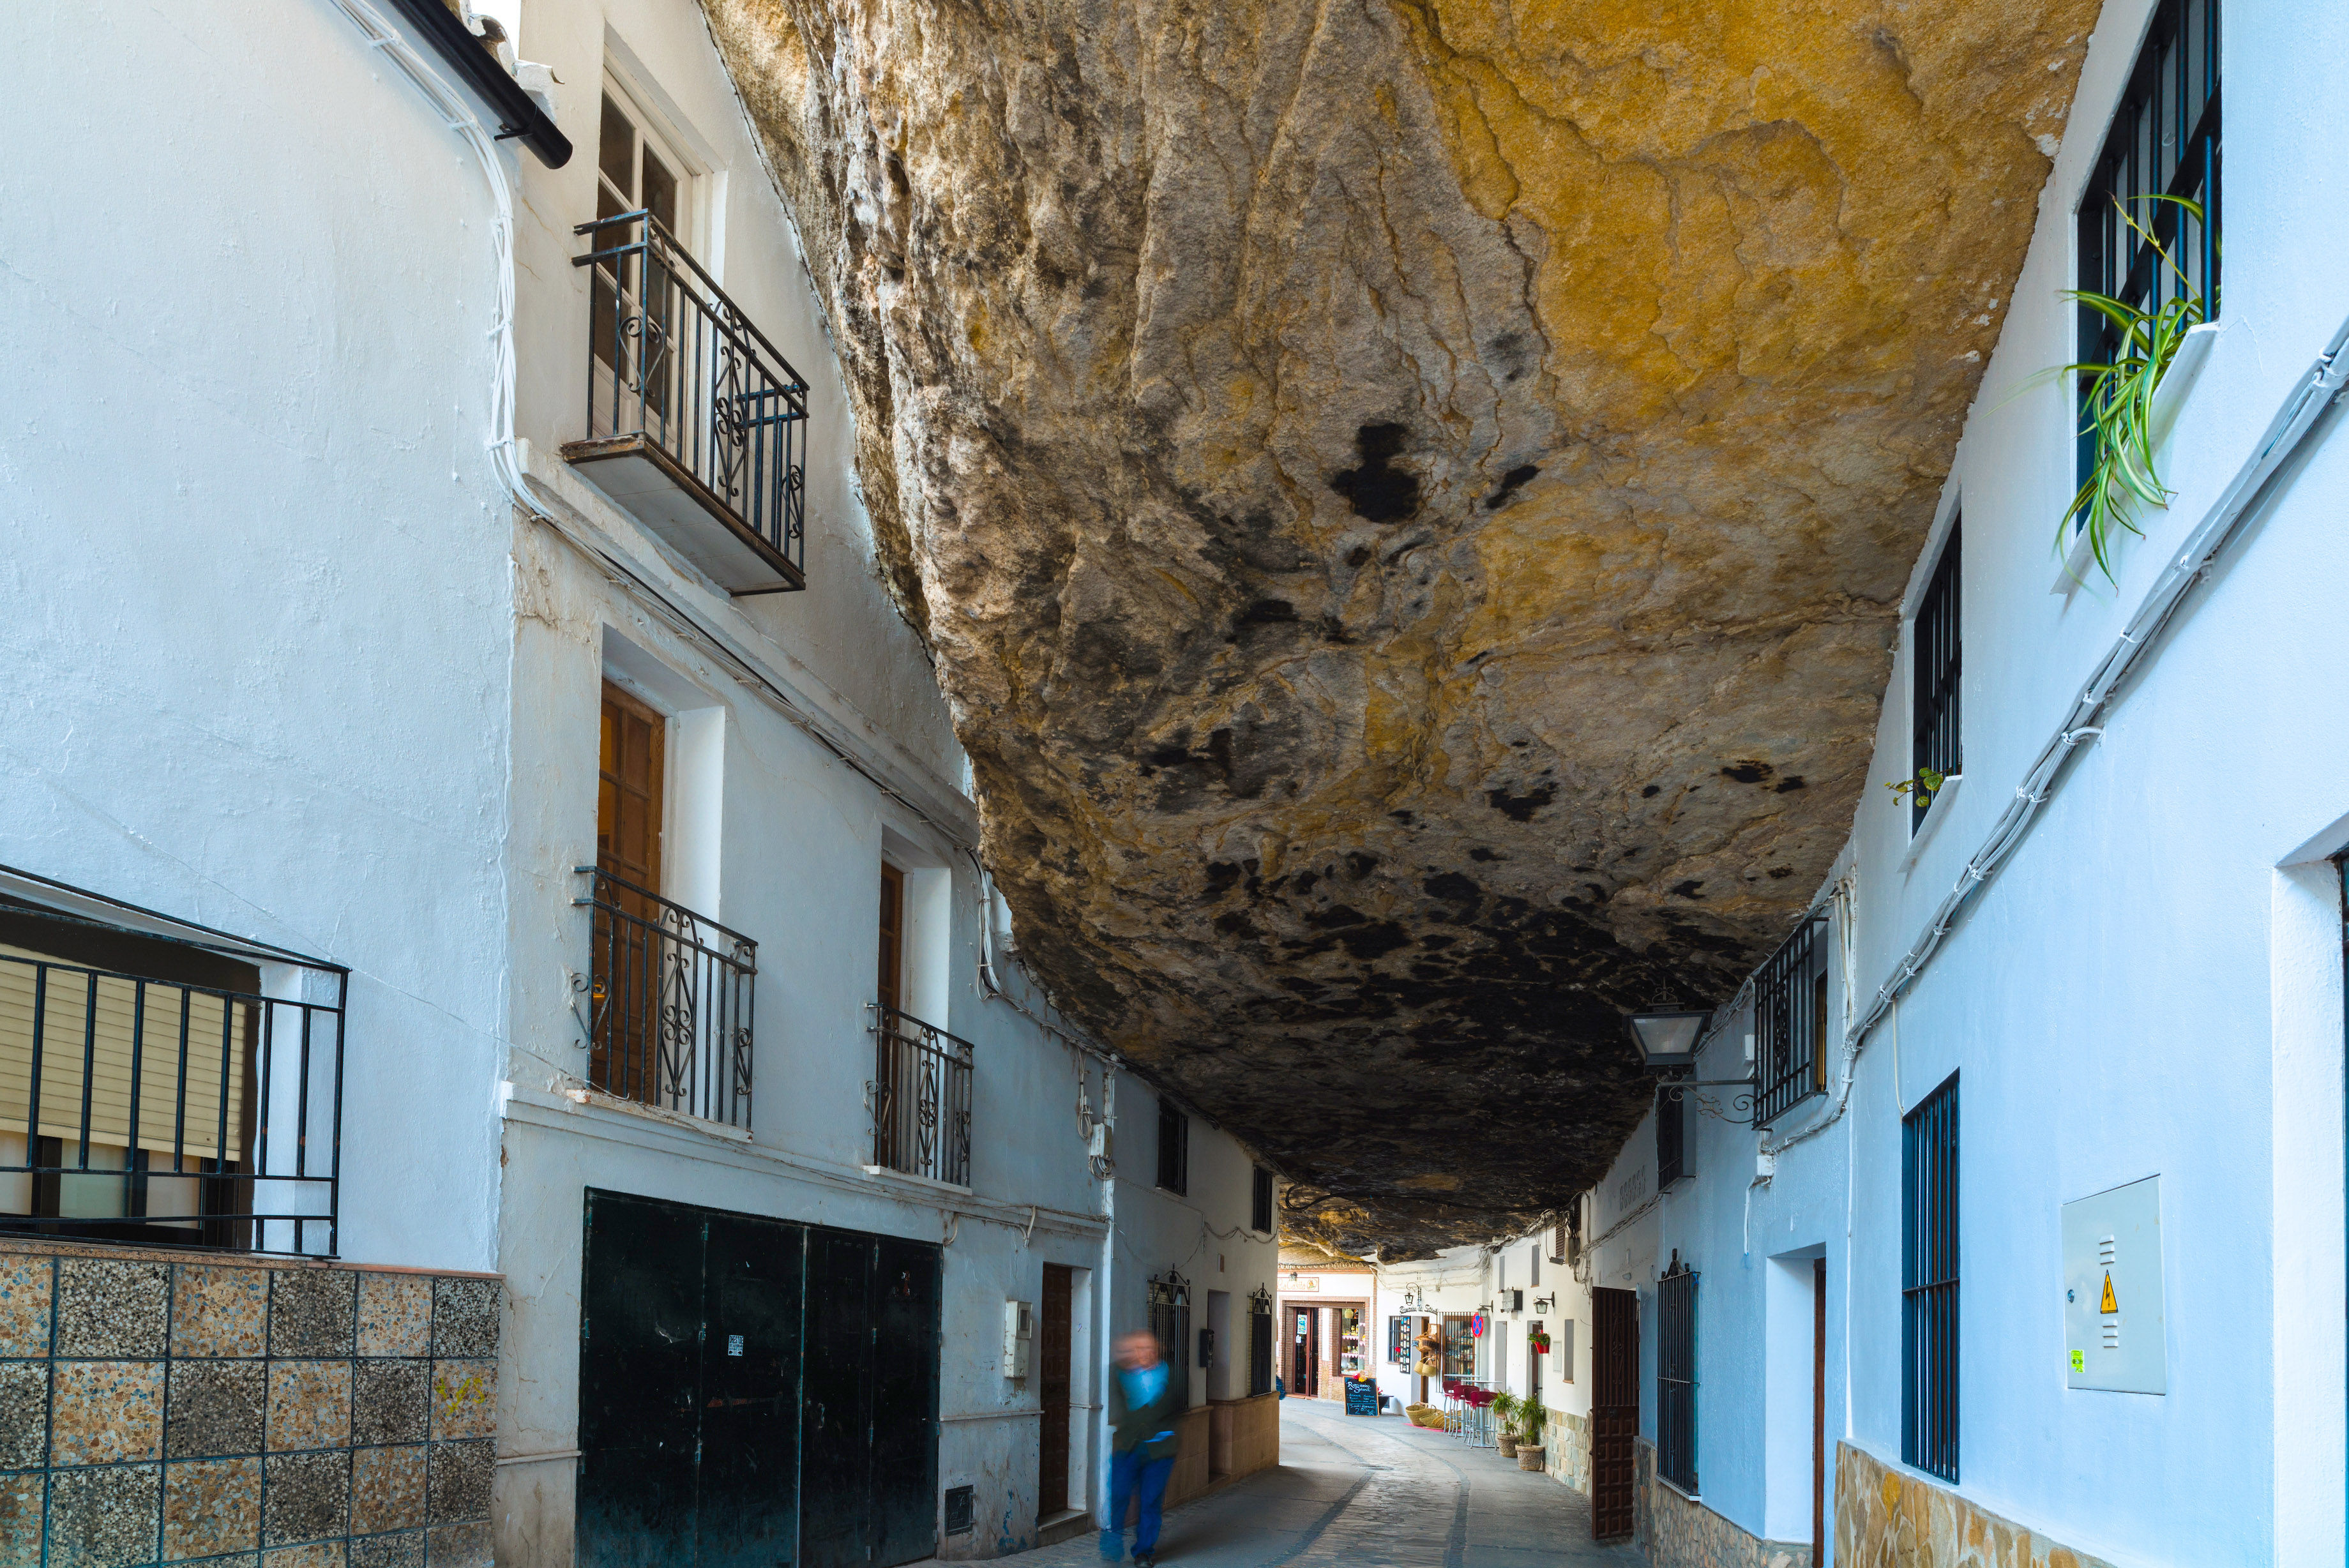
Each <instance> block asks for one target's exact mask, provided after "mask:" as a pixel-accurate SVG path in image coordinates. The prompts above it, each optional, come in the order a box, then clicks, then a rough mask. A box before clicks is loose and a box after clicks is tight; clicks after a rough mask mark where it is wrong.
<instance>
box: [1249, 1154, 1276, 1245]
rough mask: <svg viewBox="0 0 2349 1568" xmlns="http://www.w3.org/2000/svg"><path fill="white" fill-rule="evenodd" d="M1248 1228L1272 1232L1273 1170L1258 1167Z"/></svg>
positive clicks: (1267, 1232)
mask: <svg viewBox="0 0 2349 1568" xmlns="http://www.w3.org/2000/svg"><path fill="white" fill-rule="evenodd" d="M1248 1228H1249V1229H1250V1230H1253V1231H1261V1232H1263V1233H1265V1234H1266V1235H1270V1234H1272V1172H1271V1171H1267V1170H1266V1169H1265V1168H1264V1167H1263V1166H1261V1165H1259V1166H1257V1168H1256V1191H1255V1193H1254V1194H1253V1197H1252V1200H1251V1202H1250V1207H1249V1210H1248Z"/></svg>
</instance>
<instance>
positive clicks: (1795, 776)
mask: <svg viewBox="0 0 2349 1568" xmlns="http://www.w3.org/2000/svg"><path fill="white" fill-rule="evenodd" d="M1809 788H1810V786H1809V785H1808V784H1806V783H1804V782H1803V776H1802V775H1801V774H1799V773H1789V774H1787V775H1786V776H1785V778H1784V779H1779V780H1778V788H1777V789H1776V791H1775V793H1777V794H1780V795H1791V794H1793V793H1794V792H1795V790H1797V789H1809Z"/></svg>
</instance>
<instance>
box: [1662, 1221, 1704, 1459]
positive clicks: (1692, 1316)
mask: <svg viewBox="0 0 2349 1568" xmlns="http://www.w3.org/2000/svg"><path fill="white" fill-rule="evenodd" d="M1696 1277H1697V1276H1696V1273H1695V1271H1694V1270H1692V1269H1691V1268H1690V1267H1689V1266H1688V1264H1684V1263H1682V1262H1681V1254H1680V1253H1678V1252H1677V1251H1675V1252H1674V1253H1672V1263H1671V1268H1669V1269H1667V1270H1666V1271H1665V1272H1664V1276H1663V1278H1662V1279H1661V1280H1659V1281H1658V1282H1657V1285H1656V1320H1657V1327H1658V1329H1659V1331H1660V1335H1659V1339H1660V1342H1659V1343H1658V1345H1657V1346H1656V1470H1657V1473H1658V1474H1660V1475H1661V1476H1662V1477H1663V1478H1664V1479H1665V1480H1668V1481H1670V1482H1671V1483H1672V1484H1673V1485H1674V1486H1676V1487H1678V1488H1680V1489H1681V1490H1682V1491H1684V1492H1687V1493H1688V1494H1689V1495H1690V1496H1691V1497H1694V1496H1695V1495H1696V1492H1697V1485H1696Z"/></svg>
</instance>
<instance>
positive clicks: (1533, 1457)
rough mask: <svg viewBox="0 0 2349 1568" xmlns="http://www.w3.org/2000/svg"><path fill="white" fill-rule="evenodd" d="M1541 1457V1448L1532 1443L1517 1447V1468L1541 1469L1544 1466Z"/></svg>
mask: <svg viewBox="0 0 2349 1568" xmlns="http://www.w3.org/2000/svg"><path fill="white" fill-rule="evenodd" d="M1542 1459H1543V1454H1542V1450H1541V1449H1539V1448H1537V1447H1534V1446H1532V1445H1527V1446H1526V1447H1523V1448H1520V1449H1517V1468H1518V1469H1519V1470H1541V1469H1543V1468H1544V1466H1543V1464H1542Z"/></svg>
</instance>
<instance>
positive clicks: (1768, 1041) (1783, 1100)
mask: <svg viewBox="0 0 2349 1568" xmlns="http://www.w3.org/2000/svg"><path fill="white" fill-rule="evenodd" d="M1826 930H1827V917H1826V915H1824V914H1816V915H1812V916H1810V917H1809V918H1808V919H1806V920H1805V921H1804V922H1803V923H1802V924H1800V925H1798V926H1796V927H1795V932H1794V934H1793V935H1791V936H1789V937H1787V938H1786V940H1785V942H1783V943H1781V944H1779V946H1778V951H1777V952H1775V953H1774V954H1771V955H1770V956H1769V958H1768V960H1767V961H1765V962H1764V964H1763V965H1762V968H1761V970H1760V971H1759V973H1758V974H1757V975H1755V977H1754V1069H1755V1074H1756V1077H1757V1078H1758V1080H1759V1081H1758V1085H1757V1087H1758V1088H1759V1091H1760V1092H1759V1093H1758V1094H1757V1095H1756V1096H1755V1098H1754V1126H1756V1127H1767V1126H1769V1125H1770V1124H1771V1123H1773V1122H1775V1121H1776V1120H1777V1119H1778V1118H1780V1117H1781V1116H1783V1115H1785V1113H1786V1112H1787V1111H1788V1110H1790V1109H1793V1108H1794V1107H1795V1106H1796V1105H1798V1104H1800V1103H1801V1102H1802V1101H1803V1100H1804V1099H1807V1098H1808V1097H1810V1096H1811V1095H1815V1094H1818V1093H1820V1092H1822V1091H1824V1090H1825V1089H1826V1087H1827V1077H1826V1068H1827V1054H1826V1043H1827V947H1826Z"/></svg>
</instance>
